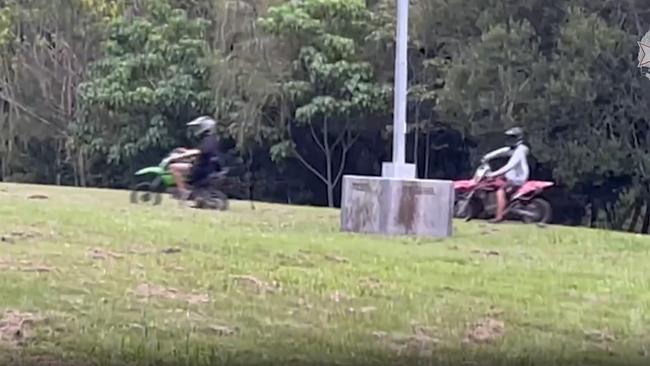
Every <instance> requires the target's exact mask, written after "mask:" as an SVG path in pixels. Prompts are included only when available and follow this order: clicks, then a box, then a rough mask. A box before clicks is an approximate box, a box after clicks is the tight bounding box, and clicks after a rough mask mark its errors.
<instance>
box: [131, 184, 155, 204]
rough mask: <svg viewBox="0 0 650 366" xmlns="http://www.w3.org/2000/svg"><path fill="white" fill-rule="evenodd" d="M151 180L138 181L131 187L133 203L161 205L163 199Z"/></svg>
mask: <svg viewBox="0 0 650 366" xmlns="http://www.w3.org/2000/svg"><path fill="white" fill-rule="evenodd" d="M153 188H154V187H153V186H152V184H151V182H141V183H138V184H137V185H136V186H135V187H133V189H131V203H133V204H137V203H142V204H152V205H154V206H156V205H159V204H160V202H161V201H162V195H161V194H160V192H154V189H153Z"/></svg>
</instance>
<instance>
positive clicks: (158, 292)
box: [134, 283, 210, 305]
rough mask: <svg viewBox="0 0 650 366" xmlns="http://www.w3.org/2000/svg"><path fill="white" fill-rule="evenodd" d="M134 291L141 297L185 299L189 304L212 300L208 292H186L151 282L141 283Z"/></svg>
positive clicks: (204, 302)
mask: <svg viewBox="0 0 650 366" xmlns="http://www.w3.org/2000/svg"><path fill="white" fill-rule="evenodd" d="M134 293H135V295H136V296H138V297H140V298H152V297H153V298H159V299H167V300H179V301H185V302H187V303H188V304H192V305H196V304H206V303H209V302H210V297H209V296H208V295H207V294H200V293H186V292H182V291H179V290H177V289H175V288H167V287H163V286H158V285H153V284H149V283H141V284H139V285H138V286H137V287H136V288H135V290H134Z"/></svg>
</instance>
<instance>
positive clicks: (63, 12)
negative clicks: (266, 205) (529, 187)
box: [0, 0, 650, 232]
mask: <svg viewBox="0 0 650 366" xmlns="http://www.w3.org/2000/svg"><path fill="white" fill-rule="evenodd" d="M394 13H395V12H394V2H393V1H387V0H371V1H362V0H302V1H283V0H274V1H265V0H248V1H243V0H241V1H238V0H234V1H230V0H229V1H226V0H193V1H180V0H148V1H136V0H131V1H126V0H65V1H64V0H38V1H26V0H6V1H2V2H0V49H1V52H0V74H1V76H2V77H1V78H0V100H1V101H2V108H0V179H1V180H4V181H19V182H38V183H51V184H66V185H79V186H103V187H126V186H128V185H129V184H131V182H132V179H133V177H132V173H133V171H134V170H135V169H136V168H138V167H140V166H142V165H144V164H150V163H155V162H156V161H157V160H158V159H159V158H160V156H161V155H162V154H164V153H165V152H166V150H168V149H171V148H172V147H174V146H177V145H186V144H188V143H189V142H188V141H187V136H186V134H185V129H184V123H185V122H187V121H188V120H190V119H191V118H194V117H196V116H198V115H200V114H212V115H214V116H215V117H216V118H217V119H218V120H219V130H220V132H221V134H222V135H223V136H224V137H225V138H226V139H227V141H228V144H227V148H229V149H230V150H231V152H232V153H233V155H236V156H239V157H240V159H239V162H240V163H241V164H240V165H241V166H243V167H244V168H243V169H241V171H240V172H239V173H240V174H241V176H242V178H246V179H244V180H243V181H246V182H247V183H250V187H248V188H250V192H251V194H252V195H253V198H254V199H260V200H268V201H279V202H290V203H308V204H317V205H330V206H335V205H337V204H338V201H339V199H340V181H341V176H342V175H343V174H350V173H355V174H379V173H380V166H381V162H382V161H385V160H387V159H389V158H390V156H391V147H390V145H391V143H390V141H391V139H390V132H391V128H390V122H391V121H392V116H391V113H392V108H391V101H392V99H391V87H392V78H393V55H394V48H393V46H394V45H393V40H394V29H395V27H394ZM649 30H650V2H647V1H641V0H627V1H616V2H602V1H601V2H598V1H586V0H544V1H542V0H506V1H504V0H444V1H443V0H426V1H425V0H416V1H412V2H411V27H410V33H411V34H410V44H409V60H410V62H409V103H408V125H409V128H408V137H407V148H408V153H407V159H408V160H409V161H412V162H415V163H416V164H417V166H418V175H419V176H420V177H421V178H446V179H455V178H460V177H464V176H467V175H468V174H470V173H471V168H472V166H473V165H474V164H475V163H476V160H477V158H478V157H479V156H480V155H481V154H482V153H484V152H486V151H487V150H488V149H491V148H494V147H496V146H497V145H498V144H500V143H501V142H502V141H501V132H502V131H503V130H504V129H506V128H507V127H510V126H513V125H521V126H523V127H524V128H525V129H526V130H527V132H528V138H529V142H530V145H531V148H532V155H533V177H534V178H538V179H554V180H555V181H557V182H558V184H559V185H560V187H561V189H558V190H557V192H556V193H555V195H554V196H557V197H556V199H555V201H554V204H555V205H556V207H557V210H556V212H557V213H558V215H556V219H557V220H558V221H559V222H564V223H574V224H584V225H590V226H594V227H604V228H610V229H620V230H629V231H636V232H648V231H649V229H650V117H649V116H650V103H649V102H650V99H649V98H650V87H649V86H650V80H648V79H647V78H645V77H644V76H643V75H642V74H641V73H640V72H639V71H640V70H639V69H638V67H637V65H638V60H637V57H638V48H637V44H636V41H638V40H640V39H641V37H642V36H643V34H644V33H645V32H647V31H649ZM572 207H573V208H572Z"/></svg>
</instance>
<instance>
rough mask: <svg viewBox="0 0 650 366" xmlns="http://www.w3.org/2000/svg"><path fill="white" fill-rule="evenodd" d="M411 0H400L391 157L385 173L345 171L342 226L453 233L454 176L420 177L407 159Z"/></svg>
mask: <svg viewBox="0 0 650 366" xmlns="http://www.w3.org/2000/svg"><path fill="white" fill-rule="evenodd" d="M408 3H409V0H397V35H396V49H395V96H394V106H393V161H392V162H390V163H388V162H387V163H384V164H383V166H382V176H381V177H366V176H344V177H343V186H342V192H343V194H342V197H341V230H343V231H351V232H359V233H376V234H386V235H418V236H420V235H422V236H435V237H447V236H451V235H452V221H451V220H452V212H453V205H454V190H453V184H452V182H450V181H440V180H423V179H416V166H415V164H407V163H406V158H405V156H406V152H405V150H406V146H405V145H406V143H405V137H406V136H405V135H406V101H407V100H406V96H407V76H408V75H407V62H408V60H407V42H408V10H409V9H408Z"/></svg>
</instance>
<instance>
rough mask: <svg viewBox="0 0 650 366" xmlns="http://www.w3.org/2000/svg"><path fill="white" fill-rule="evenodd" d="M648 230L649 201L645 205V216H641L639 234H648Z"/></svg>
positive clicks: (649, 223)
mask: <svg viewBox="0 0 650 366" xmlns="http://www.w3.org/2000/svg"><path fill="white" fill-rule="evenodd" d="M649 229H650V201H646V203H645V215H644V216H643V226H641V232H642V233H643V234H650V232H648V230H649Z"/></svg>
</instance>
